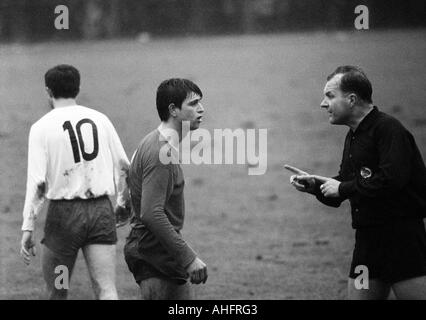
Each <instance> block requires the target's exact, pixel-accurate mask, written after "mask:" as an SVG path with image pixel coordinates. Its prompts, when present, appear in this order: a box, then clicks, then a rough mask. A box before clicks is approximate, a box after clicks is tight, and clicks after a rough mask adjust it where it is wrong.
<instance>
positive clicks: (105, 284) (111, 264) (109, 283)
mask: <svg viewBox="0 0 426 320" xmlns="http://www.w3.org/2000/svg"><path fill="white" fill-rule="evenodd" d="M83 254H84V258H85V260H86V264H87V268H88V269H89V275H90V279H91V281H92V286H93V290H94V292H95V296H96V298H97V299H99V300H117V299H118V295H117V289H116V288H115V245H107V244H90V245H87V246H85V247H84V248H83Z"/></svg>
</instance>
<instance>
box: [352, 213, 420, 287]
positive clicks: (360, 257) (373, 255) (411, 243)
mask: <svg viewBox="0 0 426 320" xmlns="http://www.w3.org/2000/svg"><path fill="white" fill-rule="evenodd" d="M355 239H356V241H355V249H354V251H353V258H352V264H351V269H350V274H349V277H350V278H352V279H355V278H356V277H357V276H359V275H360V274H359V273H358V274H357V273H355V268H356V267H357V266H360V265H363V266H366V267H367V268H368V275H369V279H377V280H381V281H384V282H386V283H389V284H394V283H396V282H399V281H403V280H408V279H411V278H415V277H420V276H426V231H425V225H424V222H423V220H421V219H407V220H399V221H394V222H391V223H389V224H387V225H384V226H376V227H368V228H360V229H357V230H356V233H355Z"/></svg>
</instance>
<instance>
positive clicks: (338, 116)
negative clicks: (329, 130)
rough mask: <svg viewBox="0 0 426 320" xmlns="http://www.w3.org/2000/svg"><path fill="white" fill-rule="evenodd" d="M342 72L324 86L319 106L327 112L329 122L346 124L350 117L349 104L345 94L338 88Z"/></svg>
mask: <svg viewBox="0 0 426 320" xmlns="http://www.w3.org/2000/svg"><path fill="white" fill-rule="evenodd" d="M342 76H343V75H342V74H337V75H335V76H334V77H333V78H331V79H330V80H329V81H328V82H327V83H326V84H325V87H324V99H323V100H322V102H321V108H324V109H326V110H327V112H328V115H329V116H328V120H329V122H330V123H331V124H348V123H349V120H350V118H351V105H350V103H349V99H348V98H347V95H346V94H345V93H344V92H342V90H340V79H341V78H342Z"/></svg>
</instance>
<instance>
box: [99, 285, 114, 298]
mask: <svg viewBox="0 0 426 320" xmlns="http://www.w3.org/2000/svg"><path fill="white" fill-rule="evenodd" d="M98 299H99V300H118V294H117V290H116V288H115V286H110V287H108V288H102V289H100V290H99V293H98Z"/></svg>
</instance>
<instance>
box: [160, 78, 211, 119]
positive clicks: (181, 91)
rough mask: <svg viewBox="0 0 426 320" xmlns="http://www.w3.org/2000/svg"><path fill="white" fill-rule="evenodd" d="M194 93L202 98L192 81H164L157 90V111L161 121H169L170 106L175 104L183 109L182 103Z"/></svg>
mask: <svg viewBox="0 0 426 320" xmlns="http://www.w3.org/2000/svg"><path fill="white" fill-rule="evenodd" d="M191 92H194V93H196V94H198V95H199V96H200V97H201V98H202V97H203V93H202V92H201V90H200V88H199V87H198V86H197V85H196V84H195V83H194V82H192V81H191V80H188V79H181V78H172V79H168V80H164V81H163V82H161V84H160V85H159V86H158V89H157V101H156V102H157V111H158V115H159V116H160V119H161V121H167V120H168V119H169V116H170V115H169V105H170V104H172V103H173V104H174V105H175V106H176V107H177V108H179V109H180V108H181V107H182V102H183V101H184V100H185V99H186V98H187V97H188V96H189V95H190V94H191Z"/></svg>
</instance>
